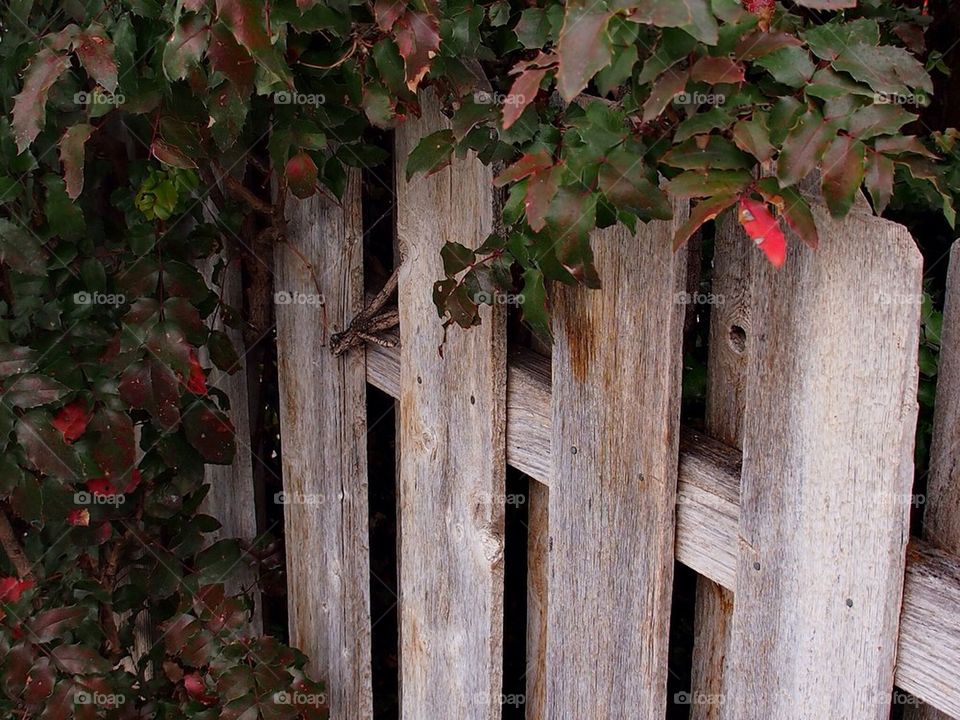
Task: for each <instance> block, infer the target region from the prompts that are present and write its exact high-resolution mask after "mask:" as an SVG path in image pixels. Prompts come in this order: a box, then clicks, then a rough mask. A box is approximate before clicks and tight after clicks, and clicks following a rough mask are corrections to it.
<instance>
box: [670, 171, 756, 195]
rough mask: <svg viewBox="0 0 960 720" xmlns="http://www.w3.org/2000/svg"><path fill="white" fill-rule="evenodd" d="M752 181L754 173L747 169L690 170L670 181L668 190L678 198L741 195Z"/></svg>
mask: <svg viewBox="0 0 960 720" xmlns="http://www.w3.org/2000/svg"><path fill="white" fill-rule="evenodd" d="M752 182H753V174H752V173H749V172H747V171H745V170H714V171H712V172H706V173H700V172H694V171H688V172H683V173H680V174H679V175H677V176H676V177H675V178H674V179H673V180H671V181H670V182H668V183H667V192H669V193H670V194H671V195H673V196H674V197H678V198H706V197H714V196H720V197H724V196H727V195H739V194H740V193H741V192H742V191H743V190H744V189H745V188H746V187H747V186H748V185H749V184H750V183H752Z"/></svg>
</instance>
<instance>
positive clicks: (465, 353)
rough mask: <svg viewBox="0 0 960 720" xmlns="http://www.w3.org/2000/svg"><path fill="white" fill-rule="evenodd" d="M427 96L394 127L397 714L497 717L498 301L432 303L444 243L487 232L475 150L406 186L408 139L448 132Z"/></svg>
mask: <svg viewBox="0 0 960 720" xmlns="http://www.w3.org/2000/svg"><path fill="white" fill-rule="evenodd" d="M448 126H449V125H448V123H447V121H446V120H445V119H444V118H443V117H442V115H441V114H440V111H439V108H438V104H437V102H436V100H435V98H434V97H433V96H432V95H425V96H424V97H423V117H422V118H421V119H420V120H419V121H416V122H411V123H409V124H407V125H405V126H404V127H403V129H402V130H400V131H399V132H398V133H397V153H396V154H397V158H398V166H397V175H398V177H397V187H398V192H397V195H398V200H397V202H398V211H397V233H398V239H399V245H400V251H401V255H402V256H403V264H402V265H401V270H400V284H399V305H400V337H401V344H402V347H403V352H402V354H401V359H400V444H401V447H402V448H403V452H402V454H401V456H400V491H399V492H400V536H401V539H400V637H401V641H400V645H401V650H400V658H401V659H400V664H401V685H402V690H401V693H402V711H401V715H402V717H403V718H404V719H405V720H446V718H451V717H456V718H458V719H461V718H462V719H463V720H488V719H489V720H493V719H495V718H499V717H500V696H501V693H502V676H503V657H502V656H503V524H504V501H503V496H504V481H505V472H506V460H505V455H506V339H505V330H504V328H505V325H504V314H503V308H502V307H498V308H494V309H493V312H491V308H489V307H486V306H484V307H483V308H482V310H481V317H482V318H483V324H482V325H481V326H480V327H476V328H473V329H471V330H469V331H463V330H460V329H458V328H451V329H450V330H449V332H448V333H447V338H446V343H445V345H444V349H443V356H442V357H441V355H440V353H439V351H438V349H439V346H440V344H441V342H442V341H443V337H444V332H443V329H442V328H441V324H440V322H439V321H438V319H437V312H436V308H435V306H434V304H433V299H432V287H433V283H434V282H435V281H436V280H438V279H439V278H441V277H442V276H443V266H442V263H441V262H440V255H439V253H440V249H441V247H442V246H443V244H444V243H445V242H446V241H456V242H460V243H463V244H465V245H468V246H472V247H477V246H479V245H480V244H481V243H482V242H483V240H484V239H485V238H486V236H487V235H488V234H489V233H490V232H491V230H492V229H493V216H494V196H493V185H492V175H491V171H490V169H489V168H487V167H484V166H483V165H482V164H481V163H480V162H479V161H478V160H476V158H475V157H473V156H472V155H471V156H469V157H468V158H467V159H465V160H459V159H455V160H454V162H453V165H452V166H451V167H449V168H447V169H444V170H442V171H441V172H438V173H436V174H434V175H432V176H431V177H428V178H424V177H422V176H417V177H414V178H413V179H412V180H410V181H409V182H407V181H405V179H404V178H405V162H406V157H407V156H408V155H409V153H410V151H411V150H412V149H413V148H414V147H415V146H416V143H417V141H418V139H419V138H420V137H422V136H424V135H426V134H428V133H430V132H433V131H436V130H438V129H440V128H441V127H448Z"/></svg>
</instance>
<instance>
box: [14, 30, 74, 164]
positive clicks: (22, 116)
mask: <svg viewBox="0 0 960 720" xmlns="http://www.w3.org/2000/svg"><path fill="white" fill-rule="evenodd" d="M69 67H70V60H69V59H68V58H67V56H66V55H62V54H60V53H55V52H53V51H52V50H49V49H48V48H44V49H42V50H40V52H38V53H37V54H36V55H35V56H34V57H33V60H32V61H31V63H30V66H29V67H28V68H27V71H26V73H25V74H24V83H23V90H21V91H20V92H19V93H18V94H17V95H15V96H14V98H13V122H12V127H13V137H14V138H15V139H16V141H17V150H19V151H20V152H23V151H24V150H26V149H27V147H28V146H29V145H30V143H32V142H33V141H34V139H35V138H36V137H37V135H39V134H40V131H41V130H42V129H43V123H44V116H45V113H46V107H47V95H48V94H49V93H50V88H51V87H53V84H54V83H55V82H56V81H57V80H58V79H59V78H60V76H61V75H63V73H64V72H65V71H66V70H67V68H69Z"/></svg>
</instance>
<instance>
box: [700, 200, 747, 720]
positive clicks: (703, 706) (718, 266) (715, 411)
mask: <svg viewBox="0 0 960 720" xmlns="http://www.w3.org/2000/svg"><path fill="white" fill-rule="evenodd" d="M715 248H716V249H715V251H714V258H713V286H712V288H711V293H710V296H708V299H710V300H712V301H713V304H712V305H711V308H710V341H709V344H708V345H707V348H708V352H709V355H708V360H707V416H706V430H707V432H708V433H709V434H710V435H711V436H712V437H714V438H716V439H717V440H720V441H721V442H724V443H726V444H727V445H730V446H733V447H737V448H739V447H740V445H741V429H742V427H743V415H744V402H745V396H746V369H747V343H746V338H747V334H748V333H749V332H750V312H749V311H750V267H751V263H750V253H756V252H757V249H756V248H755V247H754V246H753V243H752V242H750V239H749V238H748V237H747V236H746V234H745V233H744V232H743V230H742V229H741V227H740V224H739V223H738V222H737V219H736V216H735V215H734V214H733V213H727V214H726V215H725V216H724V218H723V219H722V220H720V221H719V222H718V223H717V232H716V242H715ZM732 620H733V593H732V592H730V591H729V590H727V589H725V588H724V587H722V586H721V585H718V584H717V583H715V582H713V581H712V580H709V579H707V578H705V577H703V576H701V577H699V578H697V597H696V612H695V616H694V644H693V669H692V676H691V696H690V700H691V706H690V720H722V718H725V717H726V711H725V708H726V707H727V705H726V704H725V703H723V702H722V699H723V698H724V697H725V695H726V692H725V688H724V686H725V680H724V678H725V667H726V660H727V658H728V657H729V649H730V631H731V629H732V628H733V622H732Z"/></svg>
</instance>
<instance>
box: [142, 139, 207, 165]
mask: <svg viewBox="0 0 960 720" xmlns="http://www.w3.org/2000/svg"><path fill="white" fill-rule="evenodd" d="M150 154H151V155H153V157H155V158H156V159H157V160H159V161H160V162H162V163H163V164H164V165H170V166H171V167H175V168H181V169H184V170H193V169H196V167H197V163H196V162H195V161H194V160H193V159H192V158H190V157H189V156H187V155H186V154H185V153H184V152H183V151H182V150H181V149H180V148H178V147H176V146H175V145H171V144H170V143H168V142H164V141H163V140H161V139H160V138H154V140H153V142H152V143H151V144H150Z"/></svg>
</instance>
